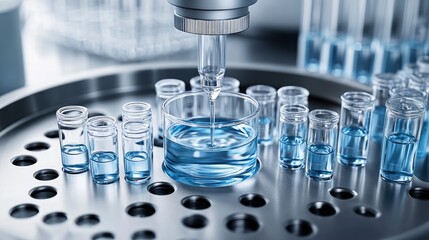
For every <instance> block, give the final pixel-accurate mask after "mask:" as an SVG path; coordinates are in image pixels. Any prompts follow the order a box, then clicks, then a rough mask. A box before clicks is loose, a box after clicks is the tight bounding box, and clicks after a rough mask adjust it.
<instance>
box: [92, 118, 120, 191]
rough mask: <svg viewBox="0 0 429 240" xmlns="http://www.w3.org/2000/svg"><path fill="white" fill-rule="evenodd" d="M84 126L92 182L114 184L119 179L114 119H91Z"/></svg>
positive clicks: (116, 134)
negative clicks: (89, 156)
mask: <svg viewBox="0 0 429 240" xmlns="http://www.w3.org/2000/svg"><path fill="white" fill-rule="evenodd" d="M86 126H87V133H88V141H89V152H90V155H91V161H90V168H91V175H92V180H93V181H94V182H95V183H97V184H108V183H112V182H116V181H117V180H118V179H119V161H118V130H117V128H116V119H115V118H114V117H110V116H97V117H92V118H90V119H88V121H87V124H86Z"/></svg>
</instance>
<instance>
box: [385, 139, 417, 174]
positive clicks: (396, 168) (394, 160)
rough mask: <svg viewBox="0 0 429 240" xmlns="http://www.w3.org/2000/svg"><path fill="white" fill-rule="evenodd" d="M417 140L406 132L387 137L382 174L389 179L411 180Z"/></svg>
mask: <svg viewBox="0 0 429 240" xmlns="http://www.w3.org/2000/svg"><path fill="white" fill-rule="evenodd" d="M416 151H417V140H416V138H414V136H412V135H409V134H405V133H393V134H391V135H390V136H388V137H386V138H385V139H384V142H383V149H382V152H381V169H380V175H381V176H382V177H383V178H384V179H386V180H389V181H394V182H408V181H411V179H412V177H413V171H414V157H415V155H416Z"/></svg>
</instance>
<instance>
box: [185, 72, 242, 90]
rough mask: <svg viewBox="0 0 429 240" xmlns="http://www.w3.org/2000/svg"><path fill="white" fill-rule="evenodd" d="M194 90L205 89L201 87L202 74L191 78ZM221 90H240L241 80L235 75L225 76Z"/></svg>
mask: <svg viewBox="0 0 429 240" xmlns="http://www.w3.org/2000/svg"><path fill="white" fill-rule="evenodd" d="M190 83H191V90H192V92H197V91H203V88H202V87H201V76H196V77H193V78H191V80H190ZM221 91H224V92H240V81H238V79H236V78H233V77H223V79H222V88H221Z"/></svg>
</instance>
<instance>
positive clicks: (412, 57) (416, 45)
mask: <svg viewBox="0 0 429 240" xmlns="http://www.w3.org/2000/svg"><path fill="white" fill-rule="evenodd" d="M423 55H425V54H424V43H423V42H417V41H409V42H405V43H404V46H403V60H404V61H403V65H405V64H408V63H416V62H417V59H418V58H419V57H420V56H423Z"/></svg>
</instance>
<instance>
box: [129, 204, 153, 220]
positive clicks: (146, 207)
mask: <svg viewBox="0 0 429 240" xmlns="http://www.w3.org/2000/svg"><path fill="white" fill-rule="evenodd" d="M126 212H127V213H128V214H129V215H130V216H133V217H149V216H152V215H153V214H155V212H156V210H155V208H154V206H153V205H152V204H150V203H145V202H138V203H133V204H131V205H129V206H128V207H127V209H126Z"/></svg>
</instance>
